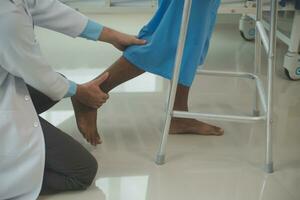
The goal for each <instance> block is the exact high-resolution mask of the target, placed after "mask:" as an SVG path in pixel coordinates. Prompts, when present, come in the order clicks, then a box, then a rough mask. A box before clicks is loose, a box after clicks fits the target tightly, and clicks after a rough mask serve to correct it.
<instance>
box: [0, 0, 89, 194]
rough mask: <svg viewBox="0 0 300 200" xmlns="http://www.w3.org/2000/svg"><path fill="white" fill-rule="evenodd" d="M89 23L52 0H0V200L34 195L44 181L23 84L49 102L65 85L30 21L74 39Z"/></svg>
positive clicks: (39, 140) (34, 119)
mask: <svg viewBox="0 0 300 200" xmlns="http://www.w3.org/2000/svg"><path fill="white" fill-rule="evenodd" d="M87 21H88V19H87V18H86V17H85V16H83V15H81V14H80V13H78V12H76V11H75V10H73V9H71V8H68V7H67V6H65V5H63V4H61V3H60V2H58V1H56V0H0V199H1V200H3V199H21V200H27V199H28V200H32V199H36V198H37V197H38V195H39V192H40V189H41V185H42V178H43V170H44V162H45V144H44V138H43V133H42V129H41V126H40V123H39V120H38V116H37V114H36V111H35V109H34V106H33V104H32V102H31V100H30V96H29V94H28V90H27V88H26V85H25V83H27V84H29V85H31V86H33V87H34V88H36V89H37V90H39V91H41V92H42V93H44V94H46V95H47V96H49V97H50V98H52V99H53V100H59V99H61V98H63V96H64V95H65V94H66V92H67V90H68V87H69V83H68V81H67V80H66V79H65V78H64V77H62V76H61V75H59V74H57V73H56V72H54V71H53V69H52V68H51V67H50V66H49V65H48V64H47V63H46V62H45V60H44V59H43V56H42V54H41V51H40V48H39V44H38V42H37V41H36V40H35V36H34V31H33V25H37V26H41V27H44V28H48V29H52V30H55V31H58V32H61V33H64V34H67V35H69V36H72V37H76V36H78V35H79V34H80V33H81V32H82V31H83V30H84V28H85V26H86V24H87ZM62 45H63V44H62ZM57 48H60V47H59V46H57Z"/></svg>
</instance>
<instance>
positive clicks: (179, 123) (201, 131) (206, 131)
mask: <svg viewBox="0 0 300 200" xmlns="http://www.w3.org/2000/svg"><path fill="white" fill-rule="evenodd" d="M189 90H190V88H189V87H186V86H183V85H180V84H179V85H178V87H177V93H176V98H175V103H174V110H179V111H188V96H189ZM223 133H224V130H223V129H221V128H219V127H216V126H213V125H210V124H207V123H204V122H201V121H198V120H195V119H186V118H173V119H172V121H171V127H170V134H197V135H223Z"/></svg>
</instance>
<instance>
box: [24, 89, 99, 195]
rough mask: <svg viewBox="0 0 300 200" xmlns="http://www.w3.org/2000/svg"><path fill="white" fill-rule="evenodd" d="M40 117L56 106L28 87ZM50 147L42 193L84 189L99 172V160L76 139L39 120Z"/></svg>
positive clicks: (41, 119) (48, 148) (47, 152)
mask: <svg viewBox="0 0 300 200" xmlns="http://www.w3.org/2000/svg"><path fill="white" fill-rule="evenodd" d="M27 88H28V90H29V94H30V96H31V99H32V102H33V104H34V106H35V109H36V111H37V113H38V114H41V113H43V112H45V111H46V110H48V109H49V108H51V107H52V106H53V105H55V104H56V103H57V102H54V101H52V100H51V99H50V98H49V97H47V96H46V95H44V94H42V93H41V92H39V91H37V90H35V89H34V88H32V87H31V86H28V85H27ZM39 119H40V123H41V126H42V130H43V133H44V138H45V145H46V161H45V170H44V179H43V186H42V190H41V194H53V193H59V192H63V191H72V190H84V189H86V188H87V187H89V186H90V185H91V183H92V182H93V180H94V178H95V175H96V173H97V169H98V164H97V161H96V159H95V158H94V157H93V156H92V155H91V154H90V153H89V152H88V151H87V150H86V149H85V148H84V147H83V146H82V145H81V144H79V143H78V142H77V141H76V140H74V139H73V138H72V137H70V136H69V135H67V134H66V133H64V132H63V131H61V130H59V129H58V128H56V127H55V126H53V125H52V124H50V123H49V122H47V121H46V120H45V119H43V118H41V117H39Z"/></svg>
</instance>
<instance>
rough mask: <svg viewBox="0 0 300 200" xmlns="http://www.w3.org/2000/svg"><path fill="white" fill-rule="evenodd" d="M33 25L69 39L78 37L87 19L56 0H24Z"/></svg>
mask: <svg viewBox="0 0 300 200" xmlns="http://www.w3.org/2000/svg"><path fill="white" fill-rule="evenodd" d="M26 2H27V4H28V7H29V11H30V14H31V15H32V18H33V22H34V24H35V25H37V26H40V27H43V28H47V29H50V30H54V31H57V32H60V33H63V34H65V35H68V36H71V37H77V36H79V35H80V34H81V33H82V32H83V30H84V29H85V27H86V25H87V23H88V18H87V17H86V16H84V15H82V14H81V13H79V12H77V11H76V10H74V9H72V8H70V7H68V6H66V5H65V4H63V3H61V2H59V1H58V0H26Z"/></svg>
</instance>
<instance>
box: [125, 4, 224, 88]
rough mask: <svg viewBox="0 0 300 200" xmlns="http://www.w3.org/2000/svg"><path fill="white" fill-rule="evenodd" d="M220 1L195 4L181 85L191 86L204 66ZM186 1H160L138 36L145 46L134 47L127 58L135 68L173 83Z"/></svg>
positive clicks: (183, 61) (128, 52)
mask: <svg viewBox="0 0 300 200" xmlns="http://www.w3.org/2000/svg"><path fill="white" fill-rule="evenodd" d="M219 5H220V0H193V3H192V9H191V15H190V21H189V27H188V34H187V39H186V46H185V49H184V55H183V60H182V66H181V72H180V77H179V83H180V84H182V85H185V86H191V84H192V82H193V80H194V77H195V74H196V71H197V67H198V66H199V65H201V64H203V62H204V60H205V57H206V55H207V51H208V47H209V41H210V38H211V35H212V32H213V29H214V25H215V21H216V15H217V10H218V7H219ZM183 6H184V1H183V0H160V1H159V8H158V10H157V11H156V13H155V15H154V17H153V18H152V19H151V20H150V22H149V23H148V24H147V25H145V26H144V27H143V28H142V30H141V31H140V33H139V36H138V37H139V38H142V39H146V40H147V41H148V44H146V45H144V46H131V47H129V48H127V49H126V51H125V52H124V55H123V56H124V57H125V58H126V59H127V60H128V61H129V62H131V63H132V64H134V65H135V66H136V67H138V68H140V69H142V70H144V71H147V72H151V73H154V74H157V75H160V76H162V77H164V78H167V79H170V78H171V77H172V74H173V68H174V63H175V56H176V50H177V43H178V38H179V32H180V25H181V19H182V12H183Z"/></svg>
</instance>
